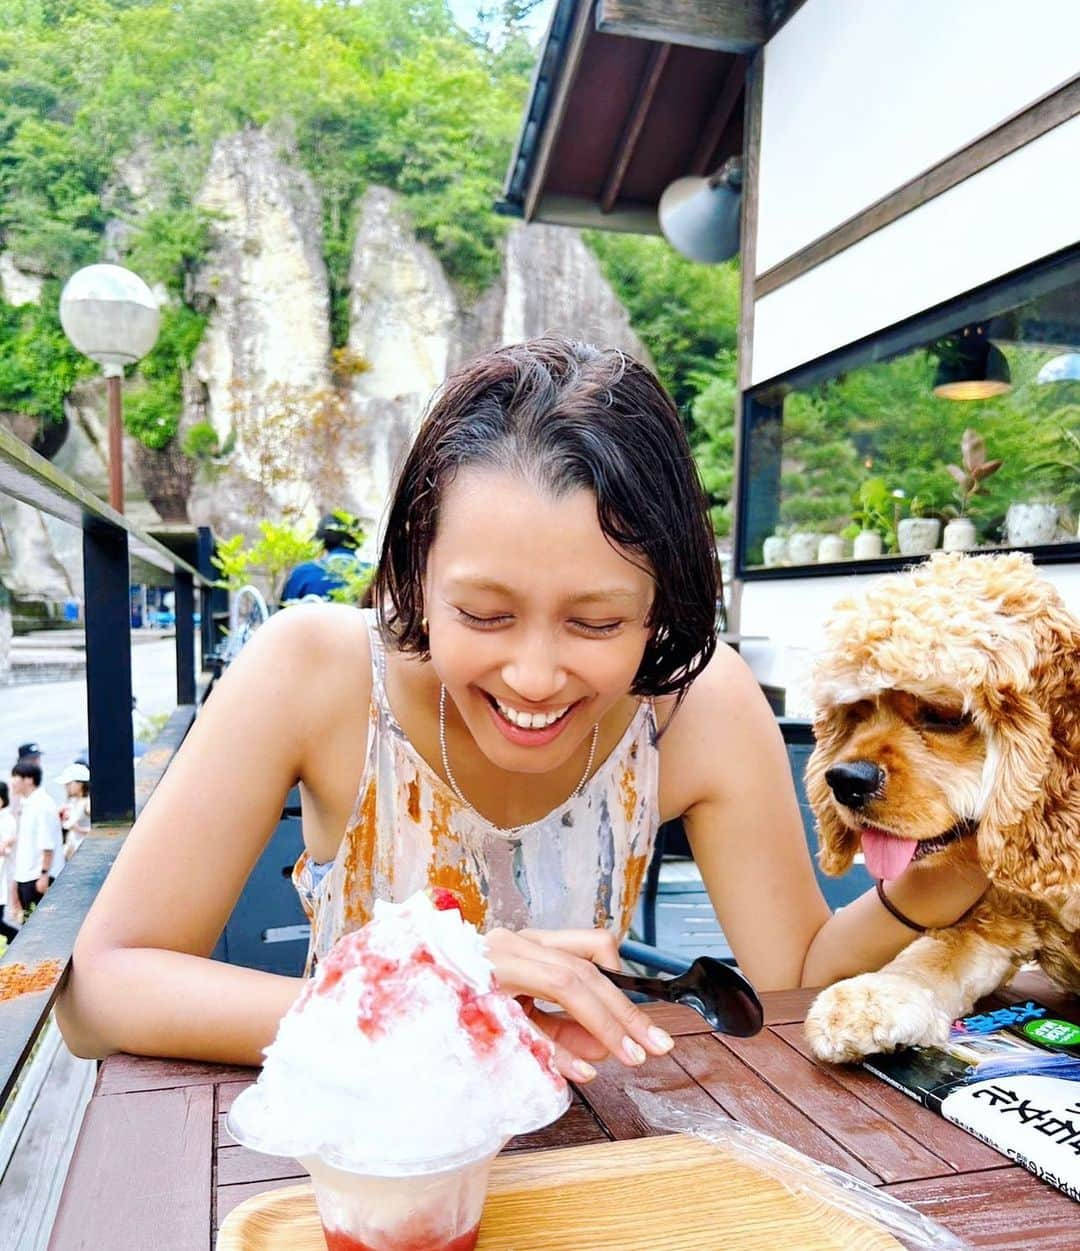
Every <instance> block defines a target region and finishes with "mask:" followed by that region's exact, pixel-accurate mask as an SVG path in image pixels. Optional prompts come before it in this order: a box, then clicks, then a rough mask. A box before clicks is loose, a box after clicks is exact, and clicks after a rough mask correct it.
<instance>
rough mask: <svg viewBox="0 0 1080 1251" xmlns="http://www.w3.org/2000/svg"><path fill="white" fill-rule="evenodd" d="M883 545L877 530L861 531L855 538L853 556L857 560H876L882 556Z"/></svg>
mask: <svg viewBox="0 0 1080 1251" xmlns="http://www.w3.org/2000/svg"><path fill="white" fill-rule="evenodd" d="M882 547H883V544H882V541H881V535H880V534H879V533H878V532H877V531H876V530H860V531H859V533H858V534H857V535H856V536H855V542H854V544H853V546H852V555H853V556H854V557H855V559H856V560H874V559H875V558H876V557H878V556H880V555H881V550H882Z"/></svg>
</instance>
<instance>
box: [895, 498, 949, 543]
mask: <svg viewBox="0 0 1080 1251" xmlns="http://www.w3.org/2000/svg"><path fill="white" fill-rule="evenodd" d="M940 538H941V512H940V510H939V509H937V508H935V507H934V505H933V503H932V502H931V501H930V500H926V499H923V498H922V496H920V495H915V496H913V497H912V500H911V503H910V504H909V505H908V515H907V516H906V517H901V518H900V520H899V521H898V522H897V523H896V539H897V545H898V546H899V548H900V555H901V556H925V555H926V554H927V553H928V552H932V551H933V550H934V548H936V547H937V545H938V540H939V539H940Z"/></svg>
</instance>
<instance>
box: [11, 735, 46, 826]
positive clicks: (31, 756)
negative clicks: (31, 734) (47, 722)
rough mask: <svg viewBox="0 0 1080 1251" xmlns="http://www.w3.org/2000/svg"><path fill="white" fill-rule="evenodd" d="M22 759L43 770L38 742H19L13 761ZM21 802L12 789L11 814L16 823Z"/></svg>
mask: <svg viewBox="0 0 1080 1251" xmlns="http://www.w3.org/2000/svg"><path fill="white" fill-rule="evenodd" d="M24 761H25V762H26V763H27V764H35V765H37V766H38V768H40V769H41V770H42V772H44V771H45V766H44V765H43V764H42V763H41V745H40V743H37V742H35V741H33V740H31V741H30V742H29V743H20V744H19V749H18V752H17V753H16V756H15V762H16V764H22V763H23V762H24ZM21 804H22V799H21V798H20V797H19V795H18V794H17V793H16V792H15V791H14V790H13V791H12V792H11V815H12V816H13V817H14V818H15V822H16V824H18V821H19V807H20V806H21Z"/></svg>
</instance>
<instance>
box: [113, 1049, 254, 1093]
mask: <svg viewBox="0 0 1080 1251" xmlns="http://www.w3.org/2000/svg"><path fill="white" fill-rule="evenodd" d="M256 1072H257V1070H255V1069H250V1068H244V1067H241V1066H239V1065H227V1064H202V1063H200V1062H199V1061H198V1060H158V1059H154V1058H152V1057H148V1056H128V1055H115V1056H110V1057H109V1058H108V1059H107V1060H106V1061H105V1063H104V1064H103V1065H102V1066H101V1071H100V1072H99V1074H98V1084H97V1089H96V1090H95V1091H94V1094H95V1096H97V1095H122V1094H130V1093H131V1092H133V1091H138V1090H171V1089H173V1088H174V1087H177V1086H206V1085H212V1084H213V1083H215V1082H228V1081H241V1080H244V1081H245V1084H247V1083H248V1082H250V1081H253V1080H254V1077H255V1075H256Z"/></svg>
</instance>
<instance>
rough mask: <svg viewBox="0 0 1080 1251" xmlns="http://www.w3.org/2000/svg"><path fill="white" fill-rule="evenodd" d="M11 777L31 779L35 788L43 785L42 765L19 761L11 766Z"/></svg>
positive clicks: (30, 761)
mask: <svg viewBox="0 0 1080 1251" xmlns="http://www.w3.org/2000/svg"><path fill="white" fill-rule="evenodd" d="M11 776H12V777H13V778H29V779H30V781H31V782H33V784H34V786H35V787H37V786H40V785H41V765H39V764H34V762H33V761H32V760H17V761H16V762H15V764H13V765H12V766H11Z"/></svg>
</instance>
